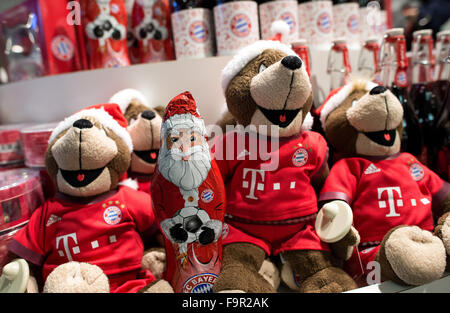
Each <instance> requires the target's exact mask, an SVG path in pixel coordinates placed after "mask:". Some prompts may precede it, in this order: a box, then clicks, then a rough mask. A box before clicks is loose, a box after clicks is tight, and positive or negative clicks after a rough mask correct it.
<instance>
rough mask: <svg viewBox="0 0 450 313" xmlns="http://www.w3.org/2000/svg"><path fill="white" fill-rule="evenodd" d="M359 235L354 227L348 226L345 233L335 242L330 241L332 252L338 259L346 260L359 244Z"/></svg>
mask: <svg viewBox="0 0 450 313" xmlns="http://www.w3.org/2000/svg"><path fill="white" fill-rule="evenodd" d="M359 242H360V236H359V233H358V231H357V230H356V228H354V227H353V226H352V227H350V230H349V231H348V233H347V235H345V237H344V238H342V239H341V240H339V241H338V242H335V243H330V247H331V250H332V251H333V254H334V255H335V256H336V257H337V258H338V259H340V260H344V261H346V260H348V259H350V257H351V256H352V253H353V249H354V247H355V246H357V245H359Z"/></svg>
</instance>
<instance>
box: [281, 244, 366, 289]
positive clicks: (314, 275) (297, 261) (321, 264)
mask: <svg viewBox="0 0 450 313" xmlns="http://www.w3.org/2000/svg"><path fill="white" fill-rule="evenodd" d="M283 257H284V258H285V259H286V260H287V261H288V262H289V264H290V266H291V267H292V270H293V271H294V273H295V274H296V275H297V276H299V277H300V280H301V283H300V288H299V290H298V291H300V292H304V293H326V292H327V293H332V292H343V291H347V290H352V289H355V288H357V287H358V286H357V285H356V283H355V281H354V280H353V279H352V278H351V277H350V276H349V275H348V274H347V273H345V272H344V271H343V270H342V269H340V268H337V267H334V266H332V264H331V254H330V253H329V252H326V251H319V250H295V251H287V252H284V253H283Z"/></svg>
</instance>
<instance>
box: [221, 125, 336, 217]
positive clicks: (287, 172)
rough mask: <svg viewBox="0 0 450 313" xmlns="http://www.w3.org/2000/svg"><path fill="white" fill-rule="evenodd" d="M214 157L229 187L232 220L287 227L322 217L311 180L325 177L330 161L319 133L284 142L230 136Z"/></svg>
mask: <svg viewBox="0 0 450 313" xmlns="http://www.w3.org/2000/svg"><path fill="white" fill-rule="evenodd" d="M277 143H278V145H279V147H277V146H276V145H277ZM213 151H214V155H215V158H216V161H217V165H218V166H219V168H220V171H221V173H222V176H223V179H224V182H225V186H226V192H227V215H231V216H232V217H237V218H243V219H246V220H252V221H285V220H290V219H295V218H299V217H303V216H307V215H310V214H314V213H316V212H317V197H316V194H315V191H314V189H313V187H312V186H311V180H312V179H314V176H315V175H320V174H321V173H322V171H323V170H324V168H325V166H326V161H327V156H328V147H327V143H326V141H325V139H324V138H323V137H322V136H321V135H320V134H319V133H315V132H310V131H302V132H301V133H300V134H299V135H297V136H293V137H288V138H280V139H279V140H278V138H270V137H266V136H263V135H258V134H256V133H251V132H250V133H249V132H247V133H243V132H242V133H240V132H228V133H226V134H225V135H224V136H223V137H221V138H219V139H218V140H217V142H216V143H215V145H214V146H213Z"/></svg>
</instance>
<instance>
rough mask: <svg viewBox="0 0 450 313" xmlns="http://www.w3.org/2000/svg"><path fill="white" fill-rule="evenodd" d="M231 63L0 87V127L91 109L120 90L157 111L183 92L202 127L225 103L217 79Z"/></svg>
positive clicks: (187, 63) (216, 60) (177, 64)
mask: <svg viewBox="0 0 450 313" xmlns="http://www.w3.org/2000/svg"><path fill="white" fill-rule="evenodd" d="M229 60H230V57H213V58H207V59H197V60H178V61H168V62H160V63H152V64H141V65H133V66H129V67H122V68H113V69H100V70H93V71H80V72H73V73H69V74H61V75H54V76H46V77H41V78H37V79H33V80H28V81H22V82H16V83H10V84H6V85H2V86H0V123H1V124H11V123H21V122H37V123H45V122H52V121H58V120H61V119H62V118H64V117H66V116H68V115H70V114H72V113H74V112H76V111H78V110H80V109H82V108H84V107H86V106H89V105H93V104H99V103H104V102H106V101H108V99H109V98H110V97H111V96H112V95H113V94H114V93H115V92H117V91H119V90H120V89H123V88H135V89H138V90H140V91H142V92H143V93H144V95H145V96H146V97H147V98H148V99H149V100H150V102H151V103H153V104H155V105H163V106H166V105H167V104H168V103H169V101H170V100H171V99H172V98H173V97H175V96H176V95H178V94H179V93H181V92H184V91H190V92H191V93H192V94H193V96H194V98H195V99H196V101H197V103H198V106H199V111H200V112H201V114H202V116H203V117H204V118H205V120H206V123H213V122H215V121H216V120H217V119H218V117H219V116H220V113H221V111H220V110H221V109H222V107H223V105H224V103H225V100H224V96H223V92H222V88H221V85H220V73H221V71H222V68H223V67H224V66H225V65H226V63H227V62H228V61H229Z"/></svg>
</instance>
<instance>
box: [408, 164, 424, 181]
mask: <svg viewBox="0 0 450 313" xmlns="http://www.w3.org/2000/svg"><path fill="white" fill-rule="evenodd" d="M409 173H410V174H411V176H412V178H413V179H414V180H415V181H419V180H421V179H422V178H423V177H424V176H425V171H424V170H423V167H422V166H420V165H419V164H417V163H413V164H411V166H410V167H409Z"/></svg>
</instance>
